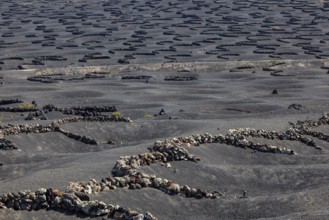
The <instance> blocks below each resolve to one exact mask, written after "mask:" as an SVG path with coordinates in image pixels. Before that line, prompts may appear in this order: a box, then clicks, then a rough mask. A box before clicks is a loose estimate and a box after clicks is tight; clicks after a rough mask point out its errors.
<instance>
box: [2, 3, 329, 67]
mask: <svg viewBox="0 0 329 220" xmlns="http://www.w3.org/2000/svg"><path fill="white" fill-rule="evenodd" d="M0 8H1V15H0V31H1V36H0V47H1V51H2V53H1V56H0V59H1V61H0V67H1V68H2V69H13V68H14V69H15V68H21V69H24V68H26V69H29V68H40V67H44V66H46V67H54V66H68V65H71V66H72V65H73V66H86V65H113V64H129V63H131V64H133V63H162V62H169V63H170V62H194V61H199V62H201V61H225V60H256V59H314V58H317V59H325V58H327V57H328V56H329V54H328V49H329V48H328V42H329V37H328V32H329V31H328V30H329V29H328V25H327V22H328V19H329V17H328V13H327V12H328V10H329V5H328V3H327V2H326V1H324V2H321V1H314V0H302V1H292V0H280V1H240V0H234V1H205V0H202V1H192V0H184V1H178V0H175V1H169V2H167V1H157V0H150V1H128V0H123V1H109V0H104V1H87V0H80V1H56V3H53V2H52V1H1V3H0Z"/></svg>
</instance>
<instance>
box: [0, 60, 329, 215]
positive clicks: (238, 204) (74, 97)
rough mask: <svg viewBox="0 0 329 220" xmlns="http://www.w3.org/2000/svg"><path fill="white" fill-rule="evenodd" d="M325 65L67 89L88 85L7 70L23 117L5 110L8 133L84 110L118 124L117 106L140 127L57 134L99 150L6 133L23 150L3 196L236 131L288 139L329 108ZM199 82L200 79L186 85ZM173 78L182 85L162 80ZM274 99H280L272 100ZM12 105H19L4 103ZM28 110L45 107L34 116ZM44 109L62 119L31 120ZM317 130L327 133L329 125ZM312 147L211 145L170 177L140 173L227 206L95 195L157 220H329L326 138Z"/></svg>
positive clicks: (251, 68)
mask: <svg viewBox="0 0 329 220" xmlns="http://www.w3.org/2000/svg"><path fill="white" fill-rule="evenodd" d="M191 65H192V64H191ZM209 65H210V64H209ZM326 67H327V63H326V62H321V61H319V60H316V61H296V62H291V61H286V62H280V63H273V62H272V61H268V62H263V63H262V64H261V65H258V66H257V65H256V64H255V63H253V62H248V63H247V64H246V62H236V64H235V65H233V66H232V65H231V66H230V68H226V69H225V68H222V69H221V70H217V71H215V70H213V71H193V70H188V65H187V64H186V65H182V69H181V70H177V69H176V70H175V71H158V72H152V71H140V72H136V71H133V72H123V73H118V74H110V73H109V74H105V73H103V76H104V77H102V78H85V79H79V80H69V79H71V78H72V77H73V78H76V77H77V76H81V77H82V76H83V75H77V74H75V75H72V74H67V75H65V77H64V76H63V77H62V78H61V79H58V80H57V81H56V80H55V82H53V83H45V82H38V81H29V80H27V78H28V77H31V76H33V75H34V74H35V73H34V72H33V71H30V72H27V71H25V72H21V71H7V72H5V71H3V72H2V79H1V81H2V82H3V84H2V86H1V87H0V90H1V94H2V100H5V101H3V103H4V105H2V106H7V107H15V106H16V108H11V109H17V108H23V109H26V112H21V111H20V112H16V111H8V108H6V109H7V111H3V112H2V115H3V119H2V125H3V126H8V124H12V125H11V126H15V125H19V124H21V125H24V124H28V125H29V126H33V125H35V124H39V125H40V126H47V125H48V124H50V123H51V122H52V121H53V120H58V119H63V118H67V117H77V115H76V114H81V111H71V110H70V109H80V110H81V109H85V108H83V106H85V107H86V108H88V109H94V110H95V109H107V111H108V112H103V113H102V114H110V115H112V114H113V112H111V111H113V110H114V109H113V108H110V107H108V108H104V107H103V106H112V105H114V106H115V107H116V110H117V111H119V112H120V113H121V114H122V115H123V116H124V117H130V119H131V120H132V122H131V123H129V122H124V121H108V122H101V121H92V120H91V119H90V120H89V121H79V122H72V123H64V124H61V125H60V128H61V129H63V130H64V131H67V132H69V133H72V134H77V135H81V136H85V137H89V138H91V139H93V140H96V142H97V145H93V144H89V143H88V142H86V143H84V142H83V139H81V138H78V139H76V138H75V137H73V138H72V137H70V135H64V134H63V133H60V132H55V131H51V132H47V133H40V132H38V133H27V134H25V133H19V134H13V135H9V134H8V135H5V136H4V138H6V139H8V140H9V141H11V142H12V143H13V144H15V146H16V148H17V149H13V150H5V151H4V150H1V154H0V156H1V157H0V162H1V163H3V165H2V166H1V167H0V170H1V174H2V175H1V188H0V189H1V193H9V192H19V191H21V190H25V189H29V190H32V191H35V190H37V189H39V188H52V189H59V190H61V191H65V189H66V187H67V186H68V184H69V182H79V181H88V180H90V179H95V180H97V181H100V180H101V179H102V178H105V177H108V176H109V175H111V171H112V168H113V167H114V166H115V163H116V161H117V160H118V159H119V158H120V157H121V156H130V155H137V154H141V153H145V152H148V149H147V148H148V147H150V146H152V145H153V142H154V141H155V140H165V139H171V138H173V137H180V136H183V137H185V136H189V135H191V134H195V133H204V132H208V133H211V134H218V133H221V134H225V133H226V132H227V131H228V130H230V129H234V128H247V127H250V128H255V129H265V130H267V131H272V130H274V131H277V132H283V131H285V130H287V129H289V128H291V127H292V123H293V124H296V123H297V122H298V121H309V120H317V119H318V118H320V117H321V115H322V113H323V112H326V111H327V110H328V97H327V92H328V84H329V81H328V75H327V69H326ZM210 69H211V68H210ZM279 70H280V71H279ZM54 71H56V70H54ZM188 71H190V72H188ZM52 76H53V75H52ZM127 76H130V77H127ZM138 76H150V77H138ZM178 76H179V77H180V78H179V77H178ZM192 76H193V77H194V78H193V79H194V80H190V79H191V78H190V77H192ZM184 77H185V78H184ZM145 78H147V79H145ZM168 78H171V79H176V80H174V81H171V80H169V81H168V80H165V79H168ZM177 79H185V81H179V80H178V81H177ZM186 79H188V80H186ZM18 88H19V89H18ZM275 89H276V90H277V92H276V93H273V91H274V90H275ZM9 99H13V100H14V101H13V102H14V103H12V104H11V103H8V101H6V100H9ZM16 99H18V100H21V101H22V103H21V102H18V101H16ZM32 101H35V103H36V104H37V105H36V106H35V105H33V106H31V105H32V104H29V103H32ZM48 104H53V105H54V106H58V109H57V110H53V111H44V114H45V115H46V117H47V118H46V120H39V118H35V119H36V120H32V121H31V120H28V121H26V120H24V119H25V118H27V116H28V115H29V111H31V112H34V111H35V110H34V108H36V109H43V107H44V106H47V105H48ZM77 106H82V107H80V108H78V107H77ZM88 106H89V107H88ZM90 106H98V107H90ZM46 109H49V107H47V108H46ZM162 109H163V110H162ZM96 113H97V112H96V111H94V112H93V111H90V112H89V113H88V114H96ZM79 117H80V116H79ZM8 129H10V126H9V128H8ZM21 129H22V128H21ZM312 131H317V132H322V133H323V134H328V133H329V129H328V125H322V126H319V127H317V128H314V129H312ZM306 137H308V136H307V135H306ZM310 138H311V139H312V140H314V141H315V143H316V144H317V145H318V146H320V147H321V148H322V150H319V149H316V148H313V147H311V146H308V145H306V144H303V143H301V142H299V141H289V140H278V139H273V140H268V139H265V138H257V137H253V138H247V139H249V140H251V141H253V142H254V143H257V142H258V143H260V144H268V145H274V146H280V147H287V148H289V149H292V150H293V151H294V152H296V153H297V154H296V155H288V154H277V153H266V152H258V151H253V150H250V149H248V148H246V149H244V148H241V147H236V146H232V145H226V144H223V143H209V144H202V145H200V146H196V147H187V148H186V149H187V150H188V151H189V152H190V153H192V154H194V155H196V156H197V157H200V161H199V162H197V163H195V162H191V161H171V162H170V167H168V168H167V167H166V166H167V165H165V166H161V163H160V164H159V163H156V164H151V165H150V166H143V167H141V169H140V170H141V171H142V172H145V173H147V174H155V175H156V176H157V177H161V178H165V179H168V180H172V181H173V182H175V183H178V184H179V185H181V186H183V185H185V184H186V185H188V186H190V187H193V188H196V189H198V188H200V189H203V190H207V191H218V192H220V193H221V194H222V195H223V196H221V197H219V198H217V199H207V198H202V199H196V198H187V197H185V196H183V195H168V194H167V193H164V192H163V191H161V190H157V188H152V187H148V188H142V189H135V190H131V189H126V188H120V187H119V188H117V189H116V190H110V191H101V192H99V193H96V194H94V193H92V194H91V195H89V197H90V199H92V200H100V201H104V202H105V203H106V204H117V205H120V206H122V207H124V208H128V207H129V208H131V209H133V210H137V211H138V212H140V213H145V212H146V211H150V212H151V213H152V214H153V215H154V216H156V217H157V218H158V219H170V218H173V219H177V218H179V219H200V218H202V219H218V218H223V219H258V218H264V219H282V218H291V219H300V218H302V219H326V218H328V213H327V212H326V209H325V207H328V199H327V198H328V193H329V189H328V184H327V183H328V176H329V175H328V146H329V145H328V142H327V141H325V139H323V138H322V140H321V139H319V138H315V137H311V136H310ZM162 165H163V164H162ZM244 191H246V195H245V197H243V194H244V193H243V192H244ZM58 211H59V212H58ZM1 213H2V215H1V216H2V217H1V218H4V219H13V218H16V219H26V218H36V219H44V218H47V219H57V218H58V216H59V215H60V216H61V218H64V219H75V218H80V217H83V215H82V214H81V213H77V214H75V213H74V212H68V211H67V210H65V209H64V210H56V209H50V210H49V211H44V210H40V211H32V212H25V211H15V210H13V209H4V210H1ZM100 218H101V217H100Z"/></svg>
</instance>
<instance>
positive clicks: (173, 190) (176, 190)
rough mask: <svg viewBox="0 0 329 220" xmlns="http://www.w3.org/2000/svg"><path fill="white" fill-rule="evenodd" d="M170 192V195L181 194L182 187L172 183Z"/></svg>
mask: <svg viewBox="0 0 329 220" xmlns="http://www.w3.org/2000/svg"><path fill="white" fill-rule="evenodd" d="M168 190H169V192H170V193H173V194H177V193H179V192H180V187H179V185H178V184H176V183H172V184H170V185H169V187H168Z"/></svg>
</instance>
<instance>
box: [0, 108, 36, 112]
mask: <svg viewBox="0 0 329 220" xmlns="http://www.w3.org/2000/svg"><path fill="white" fill-rule="evenodd" d="M34 111H37V109H35V108H24V107H0V112H34Z"/></svg>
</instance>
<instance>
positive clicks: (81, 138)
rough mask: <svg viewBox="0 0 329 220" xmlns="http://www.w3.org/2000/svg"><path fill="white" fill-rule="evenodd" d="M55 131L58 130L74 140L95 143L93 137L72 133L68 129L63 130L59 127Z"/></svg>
mask: <svg viewBox="0 0 329 220" xmlns="http://www.w3.org/2000/svg"><path fill="white" fill-rule="evenodd" d="M57 131H59V132H60V133H62V134H64V135H65V136H67V137H69V138H72V139H74V140H76V141H79V142H82V143H85V144H89V145H97V141H96V140H95V139H93V138H90V137H87V136H84V135H80V134H76V133H72V132H69V131H65V130H63V129H61V128H58V129H57Z"/></svg>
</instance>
